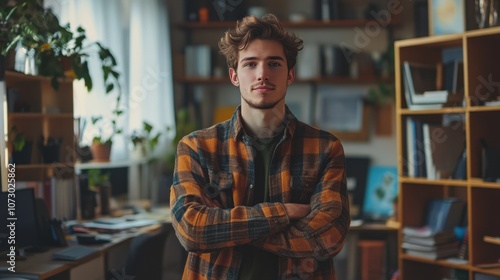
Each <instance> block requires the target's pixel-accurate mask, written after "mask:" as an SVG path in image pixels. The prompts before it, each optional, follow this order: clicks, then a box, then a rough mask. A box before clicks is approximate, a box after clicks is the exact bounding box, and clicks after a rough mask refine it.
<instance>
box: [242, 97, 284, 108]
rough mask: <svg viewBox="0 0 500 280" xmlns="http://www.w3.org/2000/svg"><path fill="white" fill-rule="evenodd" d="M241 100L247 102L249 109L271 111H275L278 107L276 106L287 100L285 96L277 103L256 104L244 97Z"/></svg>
mask: <svg viewBox="0 0 500 280" xmlns="http://www.w3.org/2000/svg"><path fill="white" fill-rule="evenodd" d="M241 98H242V99H243V100H244V101H245V103H246V104H247V105H248V107H250V108H252V109H257V110H269V109H274V108H275V107H276V105H278V104H279V103H280V102H281V101H282V100H283V99H285V94H283V96H282V97H281V98H280V99H278V100H276V101H275V102H272V103H264V104H256V103H255V102H252V101H251V100H248V99H247V98H245V97H244V96H241Z"/></svg>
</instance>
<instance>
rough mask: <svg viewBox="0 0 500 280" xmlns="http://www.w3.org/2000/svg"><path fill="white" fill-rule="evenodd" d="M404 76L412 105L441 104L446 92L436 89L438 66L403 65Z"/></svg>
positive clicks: (446, 94)
mask: <svg viewBox="0 0 500 280" xmlns="http://www.w3.org/2000/svg"><path fill="white" fill-rule="evenodd" d="M403 67H404V76H405V79H406V80H407V84H406V85H407V89H408V92H409V95H410V100H411V104H412V105H417V104H443V103H446V101H447V99H448V91H447V90H440V89H438V79H439V74H438V72H439V71H438V66H437V65H426V64H419V63H410V62H408V61H405V62H404V63H403Z"/></svg>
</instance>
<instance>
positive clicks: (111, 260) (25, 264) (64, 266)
mask: <svg viewBox="0 0 500 280" xmlns="http://www.w3.org/2000/svg"><path fill="white" fill-rule="evenodd" d="M160 227H161V225H160V224H156V225H151V226H147V227H142V228H138V229H136V230H134V231H127V232H123V233H120V234H117V235H116V238H114V239H113V240H112V241H111V242H109V243H106V244H103V245H96V247H97V248H99V251H97V252H95V253H93V254H91V255H89V256H87V257H85V258H83V259H80V260H78V261H60V260H52V254H53V253H54V252H55V251H58V250H61V249H62V248H52V249H50V250H48V251H46V252H43V253H33V254H30V255H28V257H27V259H26V260H18V261H16V267H15V270H16V273H12V272H9V271H5V270H1V266H0V279H2V278H3V277H24V278H26V279H38V280H44V279H47V280H69V279H71V280H80V279H81V280H105V279H106V274H107V273H108V272H110V271H116V270H118V271H116V273H118V274H120V273H121V271H120V269H121V268H122V267H124V264H125V261H126V259H127V256H128V252H129V247H130V243H131V242H132V240H133V238H134V237H137V236H139V235H141V234H144V233H150V232H154V231H156V230H159V229H160ZM3 264H4V263H2V265H3ZM117 268H120V269H117Z"/></svg>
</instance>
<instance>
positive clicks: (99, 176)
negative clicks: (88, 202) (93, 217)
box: [88, 169, 111, 215]
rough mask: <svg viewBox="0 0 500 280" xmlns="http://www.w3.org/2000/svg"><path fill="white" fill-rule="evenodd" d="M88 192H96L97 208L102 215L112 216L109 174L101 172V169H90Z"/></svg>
mask: <svg viewBox="0 0 500 280" xmlns="http://www.w3.org/2000/svg"><path fill="white" fill-rule="evenodd" d="M88 178H89V180H88V182H89V185H88V190H89V191H91V192H94V194H95V197H96V198H95V200H96V206H97V208H98V210H99V211H100V214H101V215H109V214H111V206H110V199H111V181H110V179H109V173H105V172H101V170H100V169H90V170H89V171H88Z"/></svg>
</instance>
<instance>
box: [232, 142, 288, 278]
mask: <svg viewBox="0 0 500 280" xmlns="http://www.w3.org/2000/svg"><path fill="white" fill-rule="evenodd" d="M281 136H282V134H281V133H280V134H278V135H277V136H275V137H272V138H258V139H256V138H254V143H255V144H254V148H255V150H256V157H255V189H254V193H253V205H255V204H257V203H261V202H266V201H269V165H270V162H271V157H272V154H273V151H274V148H275V147H276V144H277V143H278V141H279V139H280V137H281ZM242 249H243V260H242V264H241V267H240V277H238V279H241V280H268V279H269V280H276V279H278V269H279V259H278V256H277V255H275V254H273V253H270V252H267V251H265V250H262V249H260V248H257V247H254V246H251V245H247V246H243V248H242Z"/></svg>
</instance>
